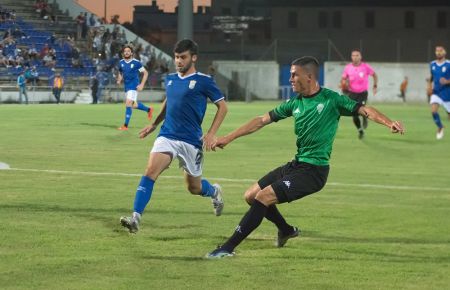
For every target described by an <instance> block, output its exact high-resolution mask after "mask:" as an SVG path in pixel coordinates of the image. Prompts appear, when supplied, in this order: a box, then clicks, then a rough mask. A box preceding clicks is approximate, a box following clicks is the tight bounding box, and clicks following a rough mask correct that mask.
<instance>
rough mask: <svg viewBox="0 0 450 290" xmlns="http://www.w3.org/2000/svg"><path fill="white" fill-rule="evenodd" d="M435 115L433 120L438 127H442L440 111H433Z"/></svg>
mask: <svg viewBox="0 0 450 290" xmlns="http://www.w3.org/2000/svg"><path fill="white" fill-rule="evenodd" d="M431 114H432V115H433V121H434V123H435V124H436V126H438V128H442V127H443V126H442V123H441V117H440V116H439V113H437V112H436V113H431Z"/></svg>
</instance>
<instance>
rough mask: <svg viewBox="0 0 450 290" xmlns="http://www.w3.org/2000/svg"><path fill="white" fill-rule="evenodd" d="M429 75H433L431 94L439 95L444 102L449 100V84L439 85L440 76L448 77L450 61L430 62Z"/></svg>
mask: <svg viewBox="0 0 450 290" xmlns="http://www.w3.org/2000/svg"><path fill="white" fill-rule="evenodd" d="M430 70H431V76H432V77H433V94H435V95H437V96H438V97H440V98H441V99H442V100H443V101H444V102H450V85H441V84H440V83H439V79H440V78H445V79H447V80H449V79H450V61H448V60H446V61H445V62H443V63H441V64H438V63H437V62H436V61H432V62H431V63H430Z"/></svg>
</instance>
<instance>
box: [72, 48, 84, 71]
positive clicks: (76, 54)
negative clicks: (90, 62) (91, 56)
mask: <svg viewBox="0 0 450 290" xmlns="http://www.w3.org/2000/svg"><path fill="white" fill-rule="evenodd" d="M72 66H73V67H75V68H80V67H83V65H82V63H81V58H80V49H79V48H78V47H76V46H75V47H74V48H73V49H72Z"/></svg>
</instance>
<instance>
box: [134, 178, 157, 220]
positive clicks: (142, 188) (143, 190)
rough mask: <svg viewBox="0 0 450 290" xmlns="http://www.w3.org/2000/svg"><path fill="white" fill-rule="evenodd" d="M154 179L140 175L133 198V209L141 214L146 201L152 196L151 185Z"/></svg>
mask: <svg viewBox="0 0 450 290" xmlns="http://www.w3.org/2000/svg"><path fill="white" fill-rule="evenodd" d="M154 184H155V181H153V180H151V179H150V178H148V177H147V176H142V178H141V182H140V183H139V186H138V188H137V190H136V197H135V198H134V211H135V212H138V213H140V214H142V213H143V212H144V209H145V207H146V206H147V203H148V202H149V201H150V197H152V192H153V185H154Z"/></svg>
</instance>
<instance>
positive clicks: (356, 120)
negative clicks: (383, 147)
mask: <svg viewBox="0 0 450 290" xmlns="http://www.w3.org/2000/svg"><path fill="white" fill-rule="evenodd" d="M353 124H355V126H356V129H358V130H359V129H361V120H360V119H359V116H353Z"/></svg>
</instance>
